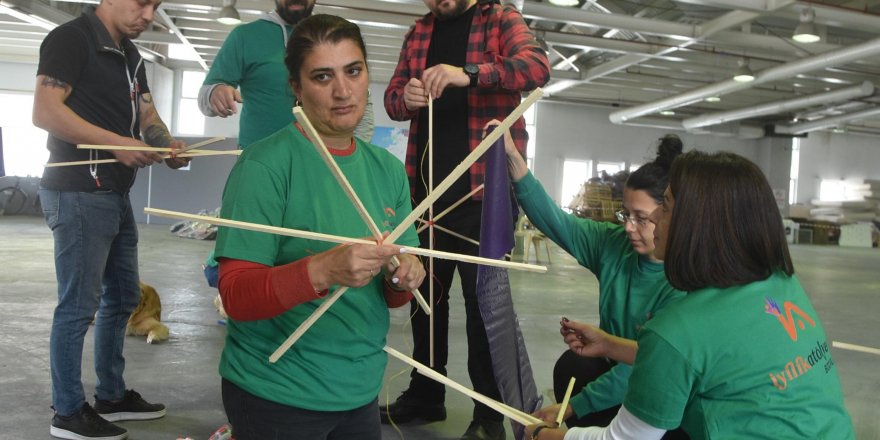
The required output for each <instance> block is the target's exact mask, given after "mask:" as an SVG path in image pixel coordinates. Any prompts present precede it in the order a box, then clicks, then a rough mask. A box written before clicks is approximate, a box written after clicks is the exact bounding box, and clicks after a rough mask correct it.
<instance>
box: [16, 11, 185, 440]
mask: <svg viewBox="0 0 880 440" xmlns="http://www.w3.org/2000/svg"><path fill="white" fill-rule="evenodd" d="M160 1H161V0H112V1H111V0H103V1H102V2H101V3H100V4H99V5H98V6H97V8H96V9H94V10H89V11H87V12H86V13H84V14H83V15H82V16H81V17H79V18H76V19H74V20H72V21H70V22H68V23H66V24H64V25H62V26H59V27H58V28H56V29H55V30H53V31H52V32H50V33H49V35H47V36H46V39H45V40H44V41H43V44H42V46H41V47H40V64H39V67H38V69H37V84H36V91H35V93H34V115H33V119H34V125H36V126H37V127H40V128H42V129H44V130H46V131H48V132H49V138H48V141H47V148H48V149H49V152H50V155H49V162H69V161H83V160H84V161H97V160H98V159H116V160H118V162H116V163H100V164H95V163H92V164H83V165H73V166H64V167H52V168H47V169H46V171H45V172H44V174H43V178H42V180H41V182H40V184H41V189H40V202H41V203H42V207H43V213H44V215H45V217H46V223H47V224H48V225H49V227H50V228H51V229H52V232H53V235H54V238H55V275H56V278H57V280H58V305H57V306H56V308H55V314H54V317H53V320H52V333H51V336H50V340H49V353H50V370H51V374H52V406H53V408H54V409H55V415H54V417H53V418H52V423H51V426H50V434H51V435H52V436H53V437H57V438H64V439H97V438H100V439H105V440H115V439H124V438H127V436H128V433H127V432H126V430H125V429H123V428H121V427H119V426H116V425H114V424H113V423H111V422H114V421H121V420H146V419H155V418H159V417H162V416H164V415H165V406H164V405H162V404H150V403H147V402H146V401H145V400H144V399H142V398H141V397H140V395H139V394H138V393H137V392H135V391H134V390H131V389H126V386H125V381H124V379H123V377H122V374H123V371H124V369H125V359H124V358H123V356H122V346H123V339H124V337H125V326H126V323H127V321H128V317H129V315H130V314H131V312H132V310H134V308H135V306H136V305H137V304H138V300H139V298H140V289H139V287H138V281H139V277H138V260H137V236H138V233H137V225H136V224H135V221H134V214H133V212H132V208H131V202H130V200H129V194H128V193H129V189H130V188H131V185H132V183H133V182H134V178H135V172H136V169H137V168H143V167H145V166H149V165H152V164H154V163H159V162H162V160H163V159H162V156H160V155H159V154H157V153H155V152H146V151H127V150H112V151H100V152H99V151H97V150H88V149H77V148H76V144H103V145H120V146H134V147H143V146H147V145H151V146H156V147H171V148H175V149H179V148H181V147H182V146H183V143H182V142H180V141H177V140H175V139H174V138H173V137H172V136H171V134H170V133H169V132H168V128H167V127H166V126H165V124H164V123H163V122H162V120H161V119H160V118H159V114H158V113H157V111H156V107H155V106H154V104H153V99H152V97H151V96H150V89H149V87H148V85H147V79H146V73H145V67H144V62H143V60H142V59H141V56H140V54H139V53H138V51H137V48H135V46H134V44H133V43H132V42H131V39H132V38H136V37H137V36H138V35H140V33H141V32H143V31H144V29H146V28H147V26H148V25H149V24H150V23H151V22H152V21H153V16H154V14H155V12H156V8H157V7H158V5H159V3H160ZM142 134H143V141H141V135H142ZM165 162H166V164H167V165H168V166H169V167H171V168H179V167H181V166H183V165H185V164H186V163H187V160H185V159H178V158H172V159H166V160H165ZM93 318H94V320H95V329H94V337H95V343H94V345H95V356H94V358H95V373H96V376H97V383H96V385H95V404H94V407H92V406H90V405H89V404H88V402H87V401H86V398H85V392H84V390H83V385H82V372H81V364H82V350H83V343H84V339H85V335H86V331H87V330H88V328H89V323H90V322H91V321H92V319H93Z"/></svg>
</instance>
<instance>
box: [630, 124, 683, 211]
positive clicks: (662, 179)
mask: <svg viewBox="0 0 880 440" xmlns="http://www.w3.org/2000/svg"><path fill="white" fill-rule="evenodd" d="M683 148H684V146H683V145H682V143H681V139H680V138H679V137H678V136H676V135H674V134H667V135H666V136H663V137H662V138H660V142H659V144H658V145H657V157H656V158H654V161H652V162H648V163H646V164H644V165H642V166H641V167H639V169H637V170H635V171H634V172H633V173H632V174H631V175H630V176H629V178H628V179H626V187H627V188H629V189H634V190H642V191H645V192H647V193H648V195H650V196H651V197H652V198H653V199H654V200H655V201H656V202H657V203H663V191H666V187H667V186H668V185H669V167H670V166H672V161H673V160H675V158H676V157H678V155H679V154H681V152H682V149H683Z"/></svg>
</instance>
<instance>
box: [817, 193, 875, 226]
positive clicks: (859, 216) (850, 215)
mask: <svg viewBox="0 0 880 440" xmlns="http://www.w3.org/2000/svg"><path fill="white" fill-rule="evenodd" d="M812 204H813V205H814V206H815V208H813V209H810V219H811V220H825V221H829V222H834V223H856V222H863V221H871V220H874V218H875V217H876V216H877V201H875V200H870V199H866V200H860V201H856V200H848V201H843V202H827V201H821V200H818V199H813V201H812Z"/></svg>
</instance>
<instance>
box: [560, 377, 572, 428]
mask: <svg viewBox="0 0 880 440" xmlns="http://www.w3.org/2000/svg"><path fill="white" fill-rule="evenodd" d="M572 390H574V377H572V378H571V380H569V381H568V388H566V389H565V397H563V398H562V406H561V407H559V415H558V416H556V426H562V418H563V417H564V416H565V409H566V408H568V399H570V398H571V391H572Z"/></svg>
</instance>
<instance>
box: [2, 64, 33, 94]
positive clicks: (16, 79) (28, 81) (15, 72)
mask: <svg viewBox="0 0 880 440" xmlns="http://www.w3.org/2000/svg"><path fill="white" fill-rule="evenodd" d="M36 84H37V65H36V64H35V63H16V62H8V61H0V90H8V91H15V92H33V91H34V87H35V86H36Z"/></svg>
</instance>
